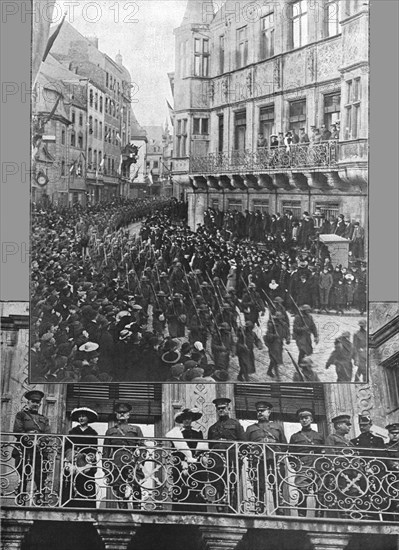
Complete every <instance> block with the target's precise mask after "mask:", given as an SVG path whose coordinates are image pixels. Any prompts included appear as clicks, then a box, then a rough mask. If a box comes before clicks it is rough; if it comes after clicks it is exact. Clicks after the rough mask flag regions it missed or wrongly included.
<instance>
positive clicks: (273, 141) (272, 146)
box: [270, 134, 279, 149]
mask: <svg viewBox="0 0 399 550" xmlns="http://www.w3.org/2000/svg"><path fill="white" fill-rule="evenodd" d="M278 146H279V140H278V137H277V134H271V135H270V149H275V148H276V147H278Z"/></svg>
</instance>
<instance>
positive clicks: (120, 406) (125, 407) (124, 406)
mask: <svg viewBox="0 0 399 550" xmlns="http://www.w3.org/2000/svg"><path fill="white" fill-rule="evenodd" d="M131 410H132V406H131V405H129V403H116V404H115V406H114V412H116V413H127V412H130V411H131Z"/></svg>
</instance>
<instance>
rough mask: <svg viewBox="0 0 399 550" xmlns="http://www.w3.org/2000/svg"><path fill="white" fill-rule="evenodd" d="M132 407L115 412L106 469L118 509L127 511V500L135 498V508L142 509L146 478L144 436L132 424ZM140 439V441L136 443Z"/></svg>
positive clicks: (106, 442)
mask: <svg viewBox="0 0 399 550" xmlns="http://www.w3.org/2000/svg"><path fill="white" fill-rule="evenodd" d="M131 410H132V406H131V405H129V403H117V404H116V405H115V408H114V411H115V415H116V420H117V424H116V426H114V427H112V428H109V429H108V430H107V431H106V433H105V440H104V451H103V469H104V470H105V471H106V473H107V478H108V483H109V485H110V486H111V487H112V490H113V493H114V495H115V496H116V497H117V498H118V507H119V508H125V509H126V508H127V500H128V499H130V498H131V497H132V498H133V507H134V508H136V509H137V508H139V507H140V500H141V487H140V484H139V482H140V481H141V480H142V479H143V478H144V473H143V470H142V466H141V464H140V462H139V461H140V459H143V458H144V454H143V451H140V449H139V447H140V446H142V445H143V437H144V436H143V432H142V431H141V428H140V427H139V426H134V425H133V424H129V413H130V411H131ZM133 438H139V439H133Z"/></svg>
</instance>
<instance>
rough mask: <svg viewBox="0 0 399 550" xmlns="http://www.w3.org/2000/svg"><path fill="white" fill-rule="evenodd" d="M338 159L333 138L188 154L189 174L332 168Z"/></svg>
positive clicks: (336, 144)
mask: <svg viewBox="0 0 399 550" xmlns="http://www.w3.org/2000/svg"><path fill="white" fill-rule="evenodd" d="M337 161H338V143H337V141H335V140H331V141H323V142H321V143H318V144H314V145H312V144H298V145H290V146H287V147H286V146H283V147H275V148H266V147H265V148H259V149H256V150H255V151H249V150H246V151H231V152H221V153H208V154H207V155H205V156H201V157H197V156H191V157H190V173H191V174H203V175H208V174H223V173H231V172H239V173H240V172H243V173H248V172H258V171H275V170H288V169H292V168H332V167H335V166H336V164H337Z"/></svg>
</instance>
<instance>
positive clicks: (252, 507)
mask: <svg viewBox="0 0 399 550" xmlns="http://www.w3.org/2000/svg"><path fill="white" fill-rule="evenodd" d="M128 443H129V445H127V440H126V438H123V437H120V438H118V437H115V436H112V441H110V440H104V438H103V437H99V439H98V440H96V439H93V440H92V441H89V440H87V439H86V441H85V440H83V439H81V438H79V437H78V436H73V439H71V436H70V437H68V436H64V435H39V434H4V435H3V436H2V443H1V478H0V480H1V481H0V487H1V500H2V505H3V506H4V507H20V506H30V507H33V508H35V507H47V508H58V509H59V508H65V509H68V508H92V509H96V508H101V509H102V510H107V509H109V510H112V509H116V508H119V509H121V510H123V509H125V510H137V511H146V512H151V511H153V512H157V511H165V512H185V513H187V512H197V513H203V514H221V513H222V514H231V515H236V514H240V515H247V516H256V517H260V516H263V517H275V516H299V517H301V516H302V517H313V518H315V517H319V518H337V519H348V518H349V519H354V520H360V521H373V520H375V521H398V520H399V506H398V502H399V458H397V454H395V453H392V455H393V456H390V452H389V451H388V450H384V449H381V450H379V449H358V448H349V447H346V448H344V449H342V450H340V449H335V450H334V449H331V448H327V447H320V448H317V449H315V448H314V447H312V446H309V447H308V448H304V447H303V446H301V447H298V446H294V445H291V446H289V448H288V447H287V446H286V448H283V447H282V446H277V445H273V444H263V443H248V442H229V441H199V442H198V446H197V448H196V450H192V451H191V450H190V449H189V448H188V446H187V445H186V443H185V442H184V441H183V440H182V439H178V440H176V441H175V442H173V440H171V439H166V438H163V439H159V438H158V439H153V438H146V440H145V441H143V440H138V439H130V440H129V441H128ZM190 444H191V441H190Z"/></svg>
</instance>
